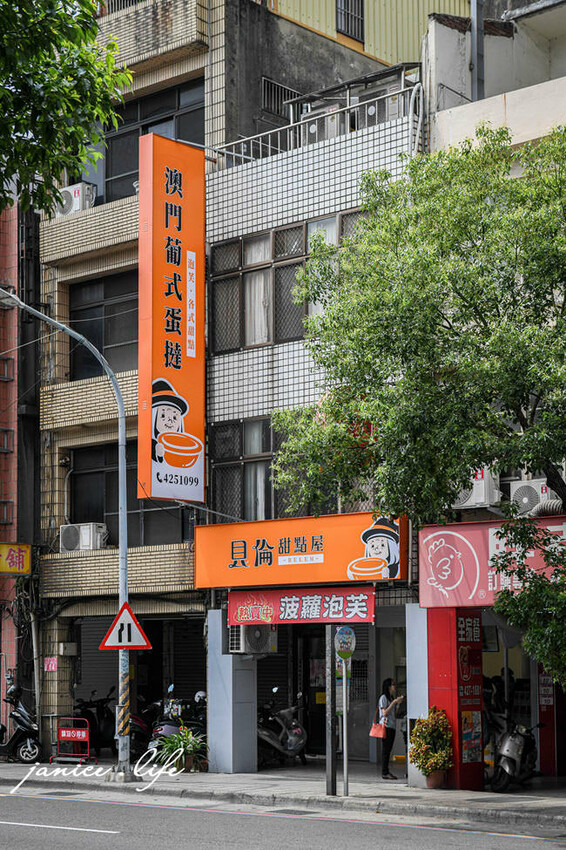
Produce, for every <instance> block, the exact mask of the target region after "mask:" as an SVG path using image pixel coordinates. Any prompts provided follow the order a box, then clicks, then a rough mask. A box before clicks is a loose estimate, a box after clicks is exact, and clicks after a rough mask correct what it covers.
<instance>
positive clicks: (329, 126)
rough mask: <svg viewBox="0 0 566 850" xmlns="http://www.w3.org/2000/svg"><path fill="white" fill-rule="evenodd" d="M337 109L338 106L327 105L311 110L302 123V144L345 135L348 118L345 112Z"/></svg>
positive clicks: (310, 143)
mask: <svg viewBox="0 0 566 850" xmlns="http://www.w3.org/2000/svg"><path fill="white" fill-rule="evenodd" d="M337 110H338V107H337V106H331V107H328V106H327V107H324V108H323V109H313V110H312V111H311V112H309V113H308V114H307V115H306V116H305V117H304V118H303V121H302V123H301V145H313V144H314V143H315V142H324V141H326V140H327V139H336V138H337V137H338V136H343V135H344V132H345V126H346V123H345V122H346V118H345V115H344V113H343V112H338V111H337Z"/></svg>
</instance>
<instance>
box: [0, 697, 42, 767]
mask: <svg viewBox="0 0 566 850" xmlns="http://www.w3.org/2000/svg"><path fill="white" fill-rule="evenodd" d="M21 696H22V689H21V688H20V686H19V685H12V686H11V687H10V688H8V692H7V694H6V696H5V698H4V702H7V703H8V704H9V705H11V706H13V709H14V710H13V711H11V712H10V717H11V718H12V720H13V721H14V727H15V728H14V731H13V732H12V734H11V735H10V737H9V738H8V740H7V741H5V740H4V739H5V737H6V732H7V729H6V727H5V726H4V724H3V723H0V756H7V757H8V758H16V759H18V761H21V762H24V764H31V763H33V762H35V761H37V760H38V758H39V755H40V752H41V748H40V745H39V729H38V726H37V723H34V722H33V720H32V719H31V715H30V713H29V711H28V710H27V708H26V707H25V706H24V704H23V703H22V702H21Z"/></svg>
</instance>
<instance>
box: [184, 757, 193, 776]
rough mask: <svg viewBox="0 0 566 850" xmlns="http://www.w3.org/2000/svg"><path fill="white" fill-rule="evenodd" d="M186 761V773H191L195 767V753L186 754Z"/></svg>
mask: <svg viewBox="0 0 566 850" xmlns="http://www.w3.org/2000/svg"><path fill="white" fill-rule="evenodd" d="M184 762H185V773H190V772H191V770H192V769H193V763H194V756H193V755H186V756H185V757H184Z"/></svg>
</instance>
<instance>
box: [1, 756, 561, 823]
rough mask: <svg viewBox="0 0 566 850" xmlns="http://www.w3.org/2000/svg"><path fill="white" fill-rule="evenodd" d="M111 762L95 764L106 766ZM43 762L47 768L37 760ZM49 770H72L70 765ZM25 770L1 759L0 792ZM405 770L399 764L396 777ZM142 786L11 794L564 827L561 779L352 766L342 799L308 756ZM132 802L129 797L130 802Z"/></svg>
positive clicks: (94, 784) (86, 780) (103, 783)
mask: <svg viewBox="0 0 566 850" xmlns="http://www.w3.org/2000/svg"><path fill="white" fill-rule="evenodd" d="M111 765H112V762H110V761H105V762H101V763H100V767H102V768H110V767H111ZM41 767H49V766H48V765H41ZM52 767H67V768H72V767H75V765H73V764H70V765H69V764H67V765H61V764H59V765H53V766H52ZM29 770H30V768H29V767H28V766H26V765H23V764H16V763H7V762H0V793H1V794H5V793H9V791H11V790H12V788H14V786H15V785H17V783H18V782H19V781H20V780H21V779H22V778H23V777H25V776H26V775H27V774H28V772H29ZM402 770H403V767H400V766H398V767H397V773H398V774H401V771H402ZM139 787H140V783H139V782H138V783H120V782H115V781H114V782H111V783H109V782H108V781H107V779H105V778H98V777H92V776H89V777H84V776H66V777H65V776H61V775H59V776H50V777H48V776H42V777H37V776H33V775H32V776H30V778H29V779H28V780H27V781H26V783H25V784H24V785H22V786H21V788H20V789H19V791H17V792H16V793H19V794H26V793H30V791H32V790H33V791H34V792H35V793H37V791H38V789H39V790H40V791H41V792H43V793H45V794H49V793H50V792H53V791H57V793H58V794H59V795H61V793H65V790H66V791H67V793H76V792H79V793H85V794H86V793H89V792H92V791H97V792H104V791H107V792H110V791H112V792H116V791H119V792H121V793H123V794H124V795H129V796H130V798H131V795H132V794H134V795H135V797H137V798H138V799H140V800H142V799H143V798H144V797H145V798H149V797H150V796H151V797H155V796H159V797H169V798H171V799H175V798H176V799H178V798H183V799H186V800H187V802H189V801H194V802H197V801H200V800H202V801H205V800H206V801H212V802H213V803H214V804H218V803H231V804H243V805H253V806H267V807H271V808H278V809H281V808H285V809H293V810H295V809H300V810H304V809H309V810H318V811H320V810H325V811H328V810H335V811H336V810H342V811H349V812H356V811H359V812H379V813H380V814H393V815H406V816H417V817H427V818H430V817H433V818H449V819H460V820H462V819H463V820H466V821H472V822H483V823H499V824H509V825H512V824H515V825H517V826H522V827H524V828H530V827H543V826H544V827H552V828H557V827H562V826H563V827H564V828H565V830H566V780H565V779H563V778H558V779H557V778H554V777H540V778H536V779H533V780H532V781H531V782H530V783H529V784H528V785H526V786H524V787H521V786H515V787H514V790H511V791H510V792H508V793H506V794H494V793H492V792H491V791H490V790H487V791H483V792H474V791H450V790H435V791H432V790H429V789H421V788H412V787H408V786H407V783H406V780H404V779H400V780H399V781H398V782H393V781H392V780H389V781H386V780H382V779H381V778H380V777H379V776H378V774H377V772H376V767H375V765H371V764H367V763H356V762H354V763H352V764H351V766H350V770H349V790H350V794H349V796H348V797H343V796H342V781H341V771H339V773H338V796H336V797H328V796H326V781H325V772H324V762H323V761H322V760H320V759H309V762H308V763H307V765H306V766H303V765H300V766H298V765H297V766H291V767H286V768H285V767H284V768H279V769H273V770H267V771H262V772H261V773H255V774H253V773H252V774H244V773H240V774H214V773H182V774H179V775H178V776H174V777H170V776H167V777H164V776H160V777H159V778H158V779H157V780H156V781H155V783H154V785H153V786H152V787H151V788H150V789H147V791H146V792H145V793H137V791H136V789H137V788H139ZM130 802H131V799H130Z"/></svg>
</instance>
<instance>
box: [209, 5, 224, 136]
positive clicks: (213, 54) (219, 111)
mask: <svg viewBox="0 0 566 850" xmlns="http://www.w3.org/2000/svg"><path fill="white" fill-rule="evenodd" d="M224 2H225V0H209V2H208V6H209V9H210V24H209V26H210V37H209V41H210V45H209V47H210V54H209V60H208V61H209V64H208V67H207V72H206V75H205V80H206V86H205V109H206V124H205V144H206V145H207V146H208V147H211V148H214V147H216V146H217V145H222V144H224V143H225V142H226V141H227V140H226V139H225V137H224V135H225V130H226V109H225V105H224V100H225V96H224V74H225V70H226V47H225V36H224V33H225V10H224Z"/></svg>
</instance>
